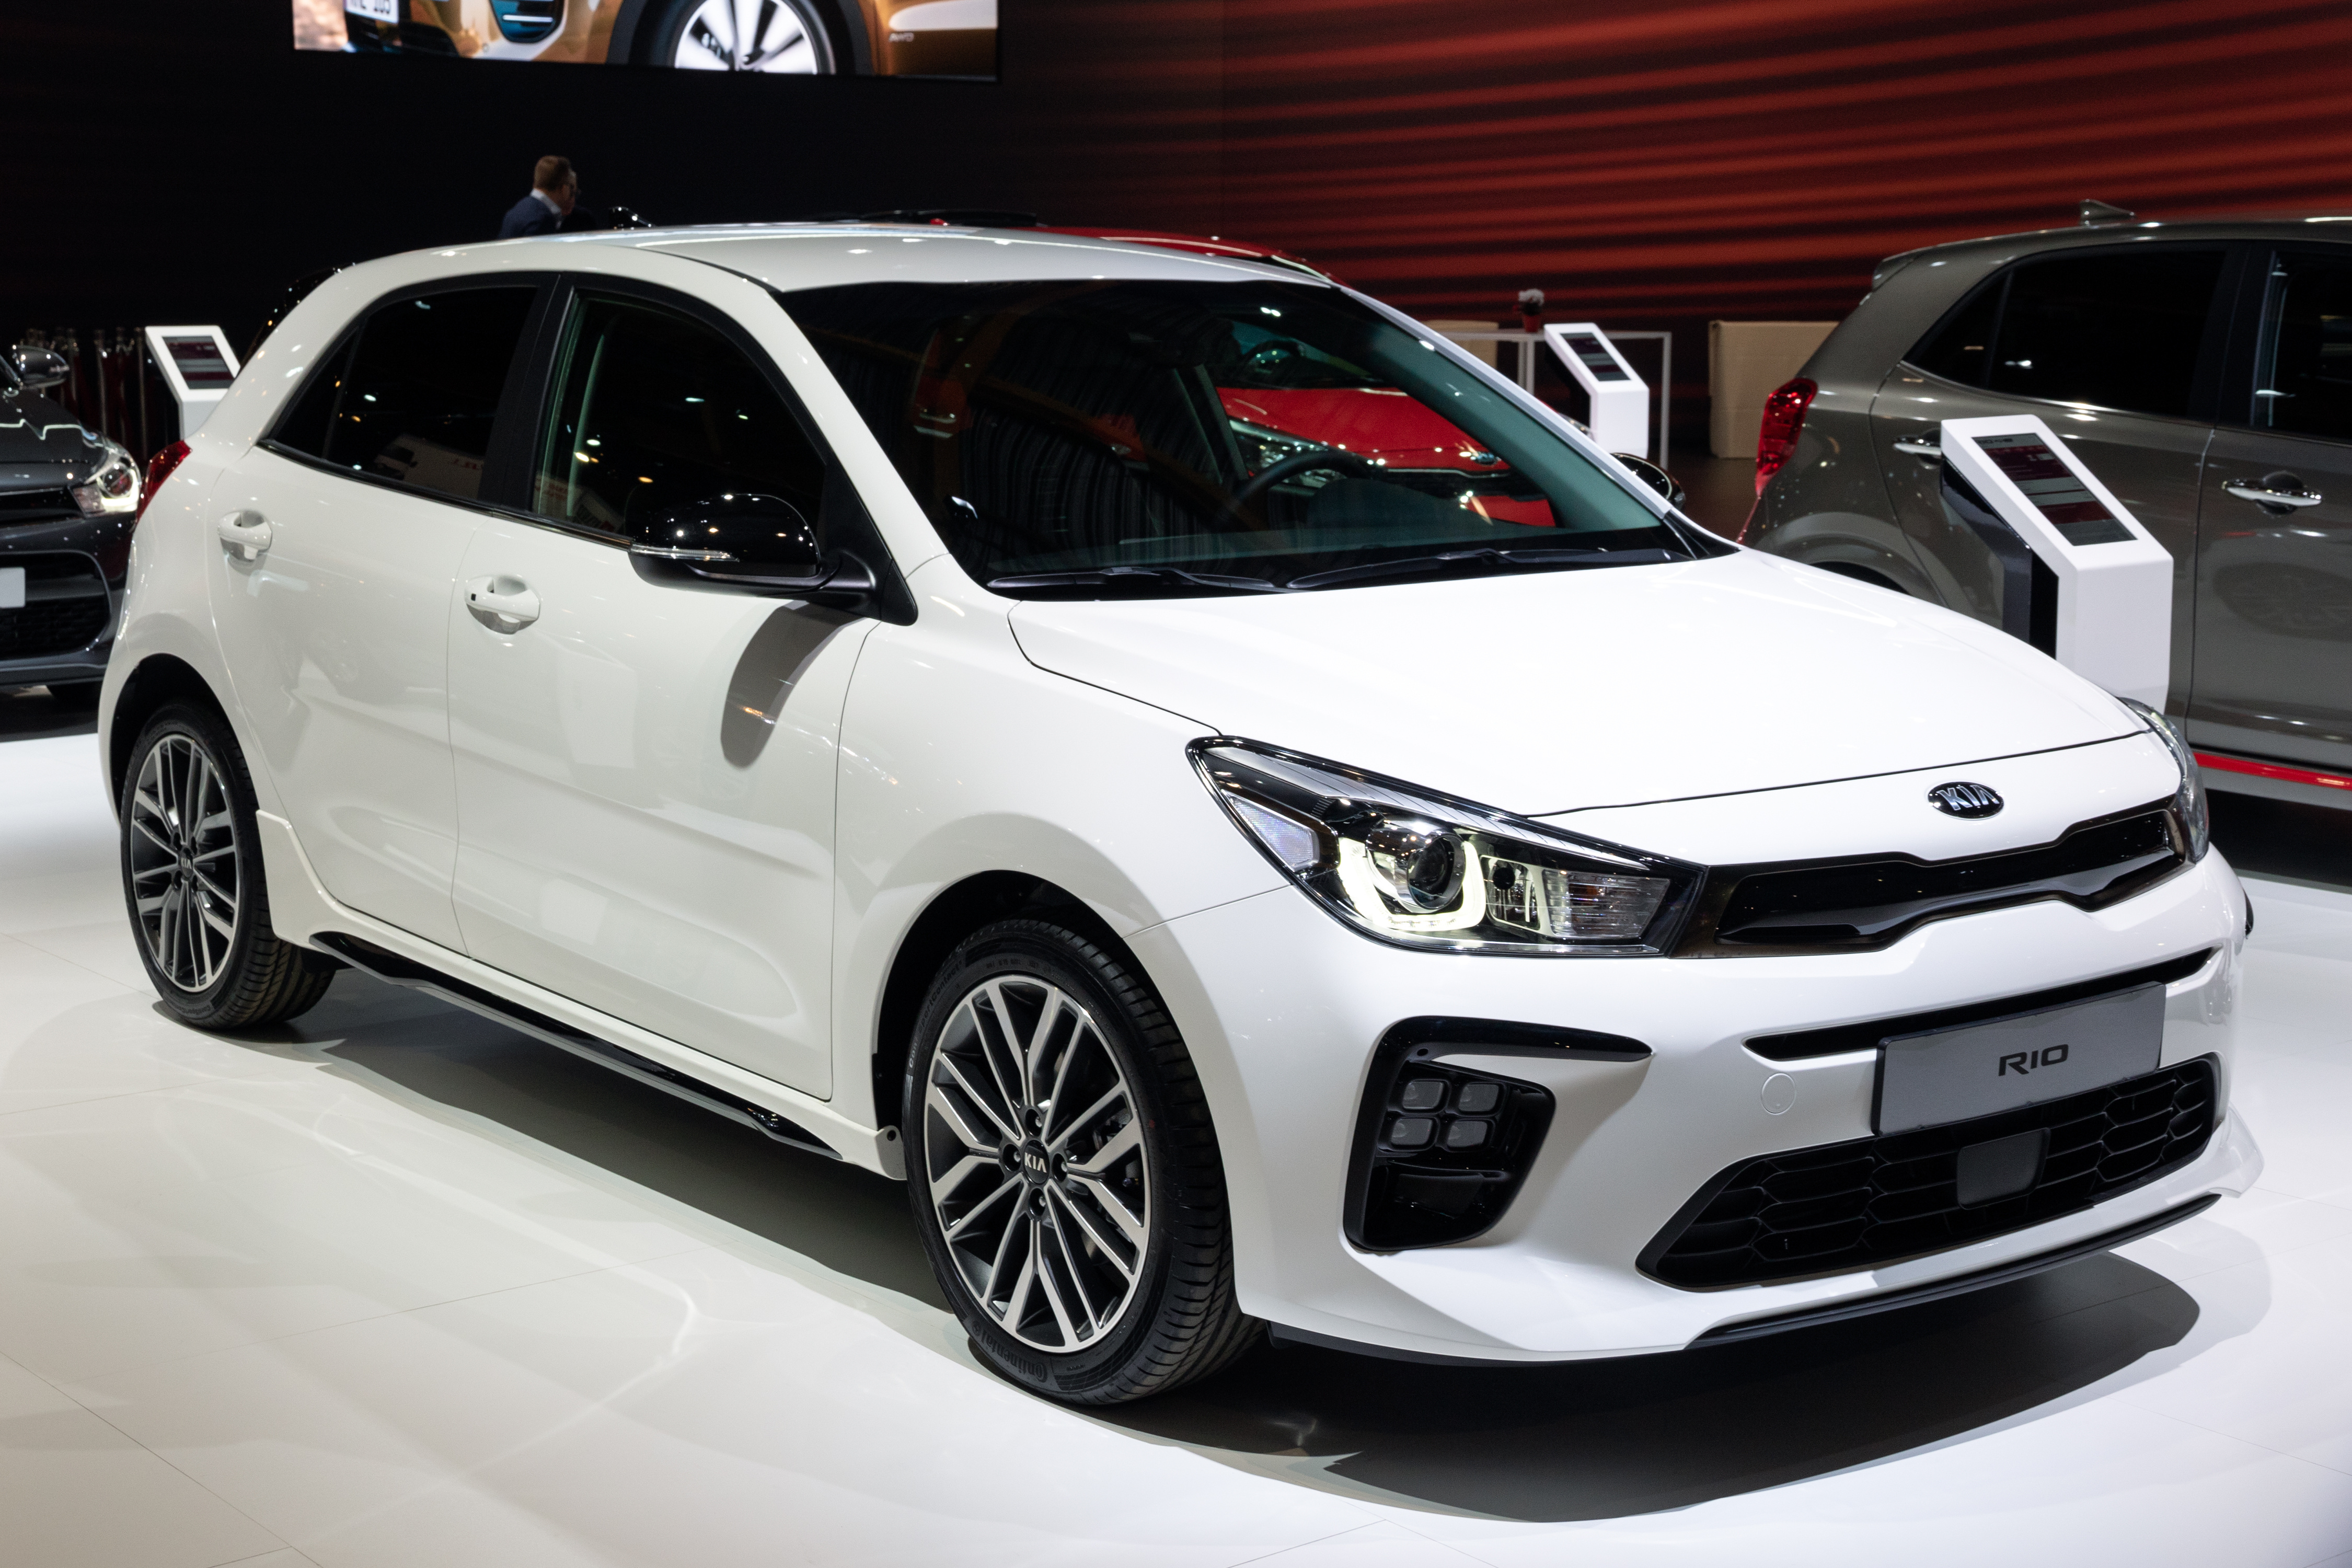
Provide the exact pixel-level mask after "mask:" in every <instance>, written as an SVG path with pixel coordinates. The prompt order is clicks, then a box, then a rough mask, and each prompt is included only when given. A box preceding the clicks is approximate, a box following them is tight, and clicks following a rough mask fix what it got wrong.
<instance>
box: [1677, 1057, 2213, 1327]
mask: <svg viewBox="0 0 2352 1568" xmlns="http://www.w3.org/2000/svg"><path fill="white" fill-rule="evenodd" d="M2214 1093H2215V1090H2214V1079H2213V1067H2212V1063H2211V1061H2210V1058H2200V1059H2199V1060H2196V1061H2192V1062H2183V1063H2182V1064H2181V1065H2179V1067H2173V1068H2165V1069H2163V1070H2162V1071H2160V1072H2154V1073H2150V1074H2148V1075H2147V1076H2146V1077H2144V1078H2136V1079H2126V1080H2125V1081H2124V1082H2122V1083H2116V1084H2109V1085H2107V1086H2106V1087H2105V1088H2104V1089H2089V1090H2086V1091H2084V1093H2082V1094H2076V1095H2070V1096H2068V1097H2067V1098H2066V1099H2064V1100H2052V1101H2050V1102H2048V1103H2047V1104H2042V1105H2034V1106H2028V1107H2026V1108H2024V1109H2023V1110H2004V1111H2001V1112H2000V1113H1998V1114H1997V1115H1992V1116H1979V1117H1976V1118H1974V1119H1972V1120H1970V1121H1953V1122H1948V1123H1946V1124H1945V1125H1943V1126H1941V1127H1923V1128H1920V1129H1917V1130H1916V1131H1909V1132H1895V1133H1889V1134H1887V1135H1885V1136H1884V1137H1878V1138H1863V1139H1857V1140H1855V1141H1854V1142H1850V1143H1828V1144H1822V1145H1821V1146H1819V1147H1816V1148H1811V1149H1794V1150H1790V1151H1787V1152H1783V1153H1779V1154H1768V1155H1765V1156H1763V1157H1762V1158H1760V1159H1755V1160H1748V1161H1743V1162H1742V1163H1739V1164H1737V1165H1734V1166H1733V1167H1731V1169H1729V1170H1727V1171H1726V1172H1724V1173H1722V1174H1721V1175H1719V1176H1717V1178H1716V1179H1715V1180H1714V1181H1712V1182H1709V1183H1708V1184H1706V1186H1705V1187H1703V1188H1701V1189H1700V1190H1699V1194H1698V1195H1697V1196H1696V1197H1694V1198H1693V1199H1692V1201H1691V1202H1690V1203H1689V1204H1688V1205H1685V1207H1684V1210H1683V1212H1682V1213H1681V1214H1680V1215H1676V1216H1675V1219H1674V1220H1673V1221H1672V1222H1671V1223H1669V1224H1668V1225H1667V1226H1666V1228H1665V1229H1664V1231H1662V1232H1660V1233H1659V1235H1658V1237H1657V1239H1655V1240H1654V1241H1653V1242H1651V1243H1650V1245H1649V1247H1646V1248H1645V1249H1643V1254H1642V1258H1641V1267H1642V1269H1643V1272H1644V1273H1646V1274H1649V1275H1650V1276H1651V1277H1652V1278H1654V1279H1662V1280H1664V1282H1666V1283H1667V1284H1669V1285H1680V1286H1685V1287H1693V1288H1703V1287H1711V1286H1724V1285H1765V1284H1772V1283H1775V1282H1777V1281H1780V1280H1786V1279H1803V1278H1805V1277H1807V1276H1811V1275H1817V1274H1835V1273H1842V1272H1844V1271H1846V1270H1850V1269H1856V1268H1871V1267H1873V1266H1874V1265H1877V1264H1881V1263H1888V1262H1892V1261H1894V1260H1895V1259H1897V1258H1913V1257H1916V1256H1918V1255H1919V1254H1921V1253H1927V1252H1936V1251H1940V1250H1942V1249H1943V1248H1945V1247H1957V1246H1959V1245H1960V1244H1962V1243H1964V1242H1970V1241H1979V1240H1982V1239H1983V1238H1984V1237H1989V1236H1999V1235H2000V1234H2001V1233H2002V1232H2004V1231H2011V1230H2019V1229H2022V1228H2023V1227H2024V1226H2030V1225H2038V1224H2040V1223H2041V1222H2042V1221H2043V1220H2046V1219H2054V1218H2056V1217H2057V1216H2058V1215H2065V1214H2073V1213H2074V1212H2075V1211H2076V1210H2078V1209H2083V1208H2087V1207H2089V1206H2090V1205H2092V1204H2094V1203H2096V1202H2098V1201H2099V1200H2100V1199H2102V1198H2106V1197H2112V1196H2114V1195H2115V1194H2117V1193H2122V1192H2126V1191H2128V1190H2130V1189H2131V1188H2133V1187H2137V1186H2140V1185H2143V1184H2147V1183H2148V1182H2152V1181H2154V1180H2156V1179H2157V1178H2158V1176H2161V1175H2163V1174H2164V1173H2167V1172H2168V1171H2173V1170H2177V1169H2179V1167H2180V1166H2182V1165H2185V1164H2187V1163H2189V1161H2191V1160H2194V1159H2195V1158H2196V1157H2197V1156H2198V1155H2199V1154H2200V1153H2201V1152H2204V1148H2205V1144H2206V1141H2207V1140H2208V1139H2210V1137H2211V1136H2212V1133H2213V1118H2214ZM2037 1131H2046V1132H2047V1134H2048V1151H2047V1152H2046V1154H2044V1156H2043V1157H2042V1163H2041V1167H2040V1169H2039V1171H2038V1172H2036V1173H2035V1175H2034V1180H2033V1182H2032V1184H2031V1185H2030V1186H2027V1187H2026V1188H2025V1189H2024V1190H2023V1191H2021V1192H2019V1193H2016V1194H2014V1195H2011V1196H2008V1197H2001V1198H1998V1199H1995V1200H1993V1201H1991V1202H1989V1203H1984V1204H1979V1205H1975V1206H1964V1205H1962V1204H1961V1202H1960V1192H1959V1182H1960V1170H1959V1154H1960V1152H1961V1151H1962V1150H1964V1149H1968V1148H1970V1147H1972V1146H1974V1145H1977V1144H1981V1143H1985V1142H1991V1141H1992V1140H1995V1139H2003V1138H2014V1137H2016V1136H2017V1135H2018V1134H2021V1133H2025V1134H2032V1133H2035V1132H2037Z"/></svg>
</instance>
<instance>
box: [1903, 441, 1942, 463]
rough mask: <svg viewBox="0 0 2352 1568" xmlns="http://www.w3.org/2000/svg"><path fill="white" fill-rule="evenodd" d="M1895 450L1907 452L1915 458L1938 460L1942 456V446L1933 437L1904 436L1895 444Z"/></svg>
mask: <svg viewBox="0 0 2352 1568" xmlns="http://www.w3.org/2000/svg"><path fill="white" fill-rule="evenodd" d="M1895 450H1896V451H1898V452H1907V453H1909V454H1910V455H1911V456H1912V457H1915V458H1940V457H1942V456H1943V455H1944V448H1943V447H1942V445H1941V444H1940V443H1939V442H1937V439H1936V437H1933V436H1906V437H1903V438H1902V439H1901V440H1899V441H1897V442H1895Z"/></svg>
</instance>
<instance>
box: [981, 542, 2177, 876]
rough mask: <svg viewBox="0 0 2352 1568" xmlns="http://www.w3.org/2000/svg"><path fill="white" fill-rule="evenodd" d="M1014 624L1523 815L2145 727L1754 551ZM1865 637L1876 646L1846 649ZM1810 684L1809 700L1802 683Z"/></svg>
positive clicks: (1025, 640)
mask: <svg viewBox="0 0 2352 1568" xmlns="http://www.w3.org/2000/svg"><path fill="white" fill-rule="evenodd" d="M1013 627H1014V630H1015V631H1016V632H1017V633H1018V634H1019V636H1020V638H1021V647H1022V650H1023V651H1024V652H1025V653H1027V654H1028V656H1029V657H1030V658H1034V659H1035V660H1036V661H1037V662H1038V663H1039V664H1040V665H1042V666H1044V667H1045V668H1047V669H1055V670H1059V671H1061V672H1062V673H1063V674H1065V675H1068V676H1073V677H1075V678H1076V679H1080V680H1085V681H1088V682H1091V683H1092V684H1094V685H1097V686H1104V687H1108V688H1109V689H1112V690H1114V691H1124V692H1127V693H1128V694H1129V695H1130V696H1133V697H1138V698H1140V699H1141V700H1144V701H1146V702H1151V703H1156V704H1158V705H1159V706H1160V707H1163V708H1167V709H1170V710H1173V711H1175V712H1179V713H1184V714H1188V715H1190V716H1192V717H1193V718H1196V719H1199V720H1201V721H1202V722H1204V723H1206V724H1208V725H1209V726H1210V727H1211V728H1213V729H1215V730H1218V731H1223V733H1226V734H1232V735H1241V736H1245V737H1248V738H1249V739H1252V740H1257V741H1264V742H1269V743H1272V744H1275V745H1279V746H1284V747H1286V748H1288V749H1290V750H1293V751H1298V752H1308V753H1311V754H1313V755H1317V756H1324V757H1329V758H1332V759H1334V760H1335V761H1339V762H1344V763H1349V764H1350V765H1352V766H1355V767H1360V768H1364V769H1368V770H1370V772H1373V773H1386V774H1388V775H1389V776H1391V777H1392V778H1402V779H1405V780H1408V781H1410V782H1411V783H1413V784H1421V785H1423V786H1425V787H1427V788H1430V789H1439V790H1444V791H1446V792H1448V793H1450V794H1453V795H1460V796H1462V797H1464V798H1465V799H1469V800H1475V801H1477V802H1479V803H1481V804H1482V805H1492V806H1497V807H1500V808H1501V809H1503V810H1506V811H1511V812H1517V813H1518V814H1519V815H1521V816H1541V815H1547V814H1549V813H1553V812H1560V811H1570V810H1575V809H1579V808H1584V807H1592V806H1602V805H1630V804H1633V803H1637V802H1641V801H1653V800H1673V799H1678V798H1682V797H1685V796H1690V795H1726V794H1730V793H1732V792H1735V791H1742V790H1759V789H1780V788H1785V787H1787V786H1789V785H1790V784H1812V783H1815V782H1818V781H1820V780H1822V779H1835V778H1853V777H1856V776H1860V775H1864V774H1870V773H1898V772H1908V771H1910V770H1912V769H1915V768H1931V767H1952V766H1958V765H1959V764H1960V763H1967V762H1972V761H1974V760H1976V759H1978V758H1981V757H1997V756H2004V755H2011V754H2016V753H2020V752H2041V751H2047V750H2049V749H2051V748H2052V747H2054V746H2073V745H2081V744H2083V743H2084V742H2091V741H2101V740H2106V739H2110V738H2112V737H2115V736H2119V735H2129V734H2132V733H2134V732H2136V731H2138V729H2139V722H2138V721H2137V720H2136V719H2134V718H2132V717H2131V716H2130V715H2129V713H2127V712H2126V710H2124V709H2123V708H2122V707H2121V706H2119V705H2118V704H2117V703H2116V701H2115V700H2114V699H2112V698H2110V697H2107V696H2105V694H2104V693H2102V692H2100V691H2099V690H2098V689H2097V688H2095V687H2094V686H2092V685H2091V684H2090V683H2089V682H2087V681H2083V680H2080V679H2074V678H2072V677H2066V678H2064V679H2053V678H2052V666H2051V663H2050V661H2049V660H2048V659H2047V658H2043V657H2042V655H2040V654H2037V653H2035V652H2034V651H2033V650H2032V649H2031V648H2029V647H2025V646H2024V645H2023V644H2021V643H2019V642H2017V641H2016V640H2014V639H2013V638H2010V637H2003V636H2001V635H2000V633H1999V632H1996V631H1993V630H1991V629H1990V628H1988V627H1986V626H1981V625H1979V624H1978V623H1977V622H1975V621H1972V620H1969V618H1968V617H1967V616H1958V615H1954V614H1953V613H1952V612H1950V611H1948V610H1945V609H1941V608H1939V607H1937V606H1936V605H1927V604H1922V603H1920V602H1918V601H1917V600H1913V599H1906V598H1903V597H1901V596H1899V595H1894V594H1889V593H1886V592H1885V591H1884V590H1881V589H1872V588H1870V587H1869V586H1868V585H1867V584H1859V583H1853V582H1848V581H1843V580H1841V579H1839V578H1835V577H1832V576H1831V575H1830V574H1827V573H1825V572H1817V571H1814V570H1811V568H1802V569H1800V568H1796V567H1793V566H1791V565H1790V564H1789V563H1783V562H1780V561H1777V560H1775V559H1774V558H1772V557H1769V556H1765V555H1758V554H1754V553H1750V552H1742V553H1740V554H1738V555H1734V556H1728V557H1725V558H1723V559H1719V560H1715V561H1695V562H1690V563H1685V564H1672V565H1659V566H1637V567H1622V566H1621V567H1611V568H1608V569H1605V570H1595V571H1585V572H1541V573H1530V574H1526V575H1524V576H1512V577H1507V578H1500V579H1496V578H1455V579H1453V580H1451V581H1445V582H1435V583H1423V584H1375V585H1370V586H1365V587H1360V588H1351V589H1348V590H1346V591H1344V592H1339V593H1330V592H1326V593H1319V594H1295V595H1236V596H1229V597H1224V598H1198V599H1160V600H1148V601H1143V602H1139V603H1130V602H1123V601H1122V602H1112V603H1093V604H1085V603H1040V602H1032V603H1026V604H1024V605H1021V606H1020V607H1019V608H1018V609H1016V610H1014V611H1013ZM1856 637H1865V638H1867V639H1868V641H1869V645H1870V647H1871V650H1872V654H1871V657H1870V658H1867V659H1857V658H1853V657H1852V655H1851V651H1850V650H1851V649H1852V647H1853V642H1854V639H1855V638H1856ZM2062 673H2063V672H2062ZM1792 681H1794V682H1799V683H1801V685H1802V687H1803V689H1804V691H1805V693H1806V698H1805V700H1804V701H1802V702H1790V700H1788V692H1789V689H1790V683H1791V682H1792ZM1857 713H1866V714H1869V715H1870V716H1871V720H1870V722H1868V723H1867V724H1859V725H1858V724H1855V723H1854V722H1853V715H1855V714H1857ZM1634 736H1638V737H1639V742H1638V743H1635V744H1625V743H1623V742H1622V741H1619V740H1616V739H1614V738H1616V737H1634ZM2159 793H2163V792H2159ZM1749 858H1754V857H1749Z"/></svg>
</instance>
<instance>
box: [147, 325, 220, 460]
mask: <svg viewBox="0 0 2352 1568" xmlns="http://www.w3.org/2000/svg"><path fill="white" fill-rule="evenodd" d="M147 352H148V353H152V354H153V355H154V356H155V363H156V365H157V366H158V367H159V368H161V369H162V371H163V380H164V382H165V383H166V384H169V385H170V387H171V388H172V400H173V402H174V403H176V404H177V405H179V411H180V439H182V440H186V439H187V438H188V437H190V436H192V435H194V434H195V432H196V429H197V427H198V426H202V425H203V424H204V422H205V416H206V415H208V414H210V413H211V412H212V411H213V405H214V404H215V403H218V402H219V401H220V400H221V399H222V398H224V397H226V396H227V395H228V389H229V384H230V383H231V382H233V381H235V380H236V370H237V364H236V354H234V353H230V352H229V346H228V339H227V338H226V336H224V335H223V334H222V332H221V330H220V329H219V328H218V327H150V328H148V329H147Z"/></svg>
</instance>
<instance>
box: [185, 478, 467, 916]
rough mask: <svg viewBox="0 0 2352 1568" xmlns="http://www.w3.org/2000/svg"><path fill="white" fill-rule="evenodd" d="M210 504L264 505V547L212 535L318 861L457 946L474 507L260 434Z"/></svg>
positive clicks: (271, 747)
mask: <svg viewBox="0 0 2352 1568" xmlns="http://www.w3.org/2000/svg"><path fill="white" fill-rule="evenodd" d="M207 512H208V515H209V517H210V520H211V521H212V522H214V523H215V524H217V523H219V522H221V521H225V520H226V519H229V518H232V517H236V516H258V517H261V518H266V519H267V520H268V524H269V528H270V531H271V539H270V543H269V547H268V549H267V550H266V551H264V552H262V553H261V555H260V557H259V559H257V560H253V561H247V560H244V559H241V558H240V557H239V555H238V554H237V552H235V551H233V550H228V549H218V548H216V549H215V551H214V552H213V568H212V571H211V572H210V573H209V574H208V575H209V576H210V577H211V579H212V584H211V586H212V608H213V626H214V633H215V636H216V637H218V638H219V640H220V646H221V649H222V652H223V654H224V656H225V657H226V659H227V662H228V667H229V672H230V676H229V678H230V679H231V681H232V682H233V683H234V686H235V689H236V700H237V705H238V707H240V708H241V709H242V710H243V711H244V713H245V717H246V721H247V724H248V725H249V726H250V727H251V729H252V731H253V734H254V736H255V738H256V739H257V741H258V742H259V746H258V749H257V752H256V753H255V754H254V755H253V757H252V758H251V759H250V760H251V761H253V762H254V763H257V764H258V765H260V766H264V767H267V768H268V770H269V772H270V774H271V776H272V777H274V778H275V779H276V780H277V781H278V787H279V788H280V790H281V791H282V792H283V794H284V796H285V799H286V802H287V811H288V816H289V820H290V821H292V822H293V824H294V826H295V830H296V831H297V832H299V834H300V835H301V836H302V840H303V843H304V845H305V846H306V847H307V848H308V850H309V852H310V861H311V864H312V865H313V866H315V867H316V868H318V871H319V875H320V879H322V880H323V881H324V882H325V884H326V886H327V887H328V888H329V889H331V891H333V893H334V894H335V896H336V897H337V898H338V899H340V900H342V901H343V902H345V903H347V904H349V905H350V906H351V907H352V908H353V909H357V910H366V911H367V912H368V913H369V914H372V915H374V916H375V917H376V918H377V919H379V920H383V921H389V922H390V923H391V924H393V925H396V926H398V927H400V928H401V929H402V930H404V931H415V933H416V934H417V935H419V936H421V937H425V938H426V939H428V940H430V941H433V942H440V943H443V944H444V945H446V946H450V947H457V946H461V945H462V943H460V942H459V941H458V936H457V916H456V914H455V913H454V912H453V911H452V910H451V909H450V905H449V879H450V873H451V871H452V868H454V867H455V865H456V863H457V786H456V781H455V778H454V776H453V774H452V773H451V770H450V763H449V658H448V639H449V626H448V621H449V597H450V587H451V584H453V583H454V582H455V581H456V578H457V567H458V564H459V563H460V562H461V561H463V560H464V558H465V553H466V546H467V542H469V541H470V540H471V539H472V538H473V534H474V528H475V524H476V523H477V522H478V521H479V518H478V514H477V513H475V512H474V511H471V510H467V508H464V507H461V506H457V505H453V504H451V503H448V502H446V501H442V500H436V499H434V498H432V497H429V496H423V495H404V494H401V493H400V492H399V491H397V490H395V489H391V488H390V487H387V486H367V487H361V486H355V485H353V484H352V482H351V481H350V480H348V479H341V478H339V477H337V476H335V475H333V474H329V473H322V472H320V470H319V469H318V468H311V467H308V466H305V465H303V464H300V463H296V462H292V461H289V459H287V458H281V457H279V456H278V455H277V454H276V453H274V452H270V451H268V450H265V449H263V448H261V447H253V448H251V449H249V450H247V452H246V453H245V454H244V455H243V456H242V457H240V458H238V459H237V461H236V463H234V464H233V465H231V466H230V467H229V468H227V469H226V471H224V472H223V473H222V475H221V477H220V479H219V480H218V481H217V482H216V483H215V485H214V486H213V489H212V495H211V498H210V502H209V506H208V508H207Z"/></svg>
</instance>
